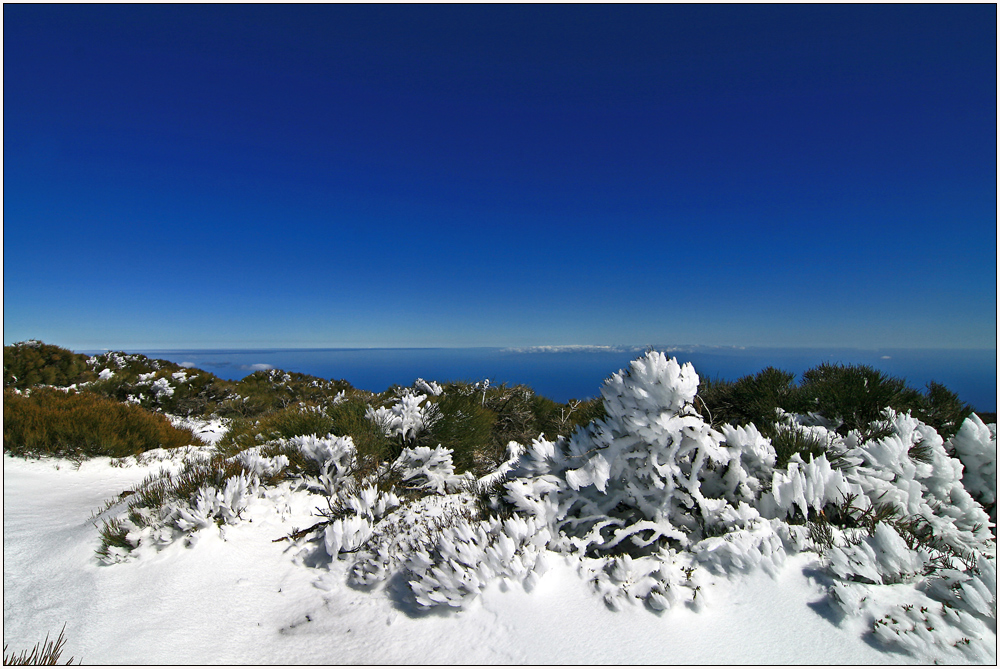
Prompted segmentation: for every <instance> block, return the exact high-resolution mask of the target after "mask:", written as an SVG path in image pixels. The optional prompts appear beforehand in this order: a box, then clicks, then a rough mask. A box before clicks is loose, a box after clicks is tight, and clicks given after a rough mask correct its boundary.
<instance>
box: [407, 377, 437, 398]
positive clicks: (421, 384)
mask: <svg viewBox="0 0 1000 669" xmlns="http://www.w3.org/2000/svg"><path fill="white" fill-rule="evenodd" d="M413 387H414V388H416V389H417V390H418V391H420V392H422V393H425V394H427V395H431V396H433V397H437V396H438V395H440V394H441V393H443V392H444V389H443V388H442V387H441V386H440V385H438V384H437V383H435V382H434V381H424V380H423V379H417V380H416V381H414V382H413Z"/></svg>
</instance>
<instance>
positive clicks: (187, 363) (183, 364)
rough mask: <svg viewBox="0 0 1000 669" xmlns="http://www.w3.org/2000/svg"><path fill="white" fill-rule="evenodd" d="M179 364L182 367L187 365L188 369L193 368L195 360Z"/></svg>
mask: <svg viewBox="0 0 1000 669" xmlns="http://www.w3.org/2000/svg"><path fill="white" fill-rule="evenodd" d="M177 364H179V365H180V366H181V367H187V368H188V369H191V368H192V367H194V366H195V364H194V363H193V362H180V363H177Z"/></svg>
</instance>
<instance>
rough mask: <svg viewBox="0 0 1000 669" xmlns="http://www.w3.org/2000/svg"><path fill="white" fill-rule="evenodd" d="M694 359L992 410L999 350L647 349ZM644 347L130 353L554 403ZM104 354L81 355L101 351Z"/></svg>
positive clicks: (375, 386) (721, 373)
mask: <svg viewBox="0 0 1000 669" xmlns="http://www.w3.org/2000/svg"><path fill="white" fill-rule="evenodd" d="M653 348H655V349H657V350H661V351H664V352H666V353H667V354H668V355H670V356H673V357H676V358H677V359H678V361H680V362H682V363H683V362H691V363H693V364H694V367H695V370H696V371H697V372H698V374H699V375H700V376H701V377H706V376H707V377H709V378H711V379H726V380H731V381H734V380H736V379H738V378H740V377H742V376H746V375H747V374H755V373H757V372H759V371H760V370H762V369H764V368H765V367H768V366H771V367H777V368H779V369H783V370H785V371H788V372H792V373H794V374H795V375H796V378H797V380H798V381H800V380H801V375H802V373H803V372H804V371H806V370H807V369H810V368H812V367H815V366H817V365H819V364H821V363H824V362H829V363H842V364H845V365H849V364H864V365H870V366H872V367H874V368H876V369H878V370H880V371H882V372H884V373H886V374H888V375H891V376H895V377H899V378H903V379H905V380H906V382H907V384H908V385H909V386H911V387H913V388H916V389H918V390H924V389H925V387H926V384H927V383H928V382H930V381H932V380H933V381H936V382H938V383H942V384H944V385H945V386H947V387H948V388H949V389H950V390H952V391H953V392H955V393H957V394H958V396H959V397H960V398H961V399H962V400H963V401H964V402H967V403H969V404H971V405H972V406H973V408H974V409H976V410H977V411H989V412H995V411H996V407H997V352H996V349H995V348H993V349H878V350H864V349H835V348H763V347H761V348H758V347H714V346H664V347H659V346H654V347H653ZM645 350H646V347H645V346H641V347H636V346H539V347H526V348H297V349H291V348H288V349H200V350H196V349H174V350H130V351H129V352H130V353H142V354H144V355H147V356H149V357H153V358H161V359H164V360H169V361H171V362H175V363H178V364H182V365H185V366H189V367H197V368H199V369H203V370H205V371H207V372H211V373H213V374H215V375H217V376H219V377H221V378H224V379H231V380H232V379H240V378H242V377H244V376H246V375H247V374H250V373H252V372H253V371H256V370H259V369H281V370H284V371H288V372H300V373H303V374H311V375H313V376H318V377H321V378H325V379H345V380H347V381H349V382H350V383H351V385H353V386H354V387H355V388H361V389H364V390H370V391H372V392H381V391H383V390H385V389H386V388H388V387H389V386H391V385H393V384H399V385H402V386H409V385H410V384H412V383H413V381H414V380H416V379H417V378H423V379H426V380H428V381H480V380H483V379H489V380H490V383H491V384H499V383H504V382H506V383H507V384H509V385H515V384H525V385H527V386H530V387H531V388H533V389H534V390H535V392H537V393H538V394H540V395H544V396H546V397H548V398H550V399H553V400H555V401H557V402H565V401H567V400H569V399H571V398H576V399H583V398H587V397H597V396H598V395H599V394H600V387H601V383H602V382H603V381H604V379H606V378H607V377H608V376H610V375H611V374H613V373H615V372H617V371H618V370H619V369H622V368H624V367H627V366H628V364H629V362H630V361H631V360H633V359H635V358H636V357H638V356H639V355H641V354H642V353H643V352H644V351H645ZM101 352H103V351H87V353H90V354H93V353H101Z"/></svg>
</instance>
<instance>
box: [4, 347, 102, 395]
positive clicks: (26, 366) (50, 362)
mask: <svg viewBox="0 0 1000 669" xmlns="http://www.w3.org/2000/svg"><path fill="white" fill-rule="evenodd" d="M96 378H97V375H96V374H93V373H92V372H91V369H90V367H89V366H88V364H87V356H85V355H82V354H80V353H73V352H72V351H68V350H66V349H64V348H60V347H58V346H53V345H51V344H43V343H42V342H40V341H34V340H32V341H24V342H19V343H17V344H14V345H12V346H4V347H3V387H4V388H18V389H20V390H25V389H27V388H31V387H32V386H37V385H49V386H69V385H72V384H74V383H83V382H86V381H93V380H94V379H96Z"/></svg>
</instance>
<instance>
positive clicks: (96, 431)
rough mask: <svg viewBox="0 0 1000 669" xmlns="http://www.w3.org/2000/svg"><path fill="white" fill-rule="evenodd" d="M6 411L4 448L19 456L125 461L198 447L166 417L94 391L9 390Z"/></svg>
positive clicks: (5, 392) (184, 431) (186, 431)
mask: <svg viewBox="0 0 1000 669" xmlns="http://www.w3.org/2000/svg"><path fill="white" fill-rule="evenodd" d="M3 409H4V411H3V449H4V451H5V452H9V453H12V454H15V455H42V454H50V455H62V456H70V457H80V456H98V455H106V456H111V457H116V458H121V457H125V456H129V455H137V454H139V453H142V452H143V451H148V450H150V449H153V448H176V447H178V446H186V445H188V444H196V443H199V442H198V439H197V438H196V437H195V436H194V434H192V433H191V431H190V430H186V429H178V428H175V427H174V426H173V425H171V424H170V421H169V420H167V419H166V418H165V417H164V416H162V415H159V414H156V413H153V412H151V411H147V410H146V409H143V408H141V407H138V406H135V405H130V404H125V403H122V402H116V401H114V400H111V399H108V398H106V397H102V396H100V395H96V394H94V393H91V392H68V393H67V392H63V391H61V390H55V389H49V388H42V389H38V390H35V391H34V392H32V393H31V394H30V395H28V396H26V395H20V394H18V393H16V392H14V391H12V390H4V396H3Z"/></svg>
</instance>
